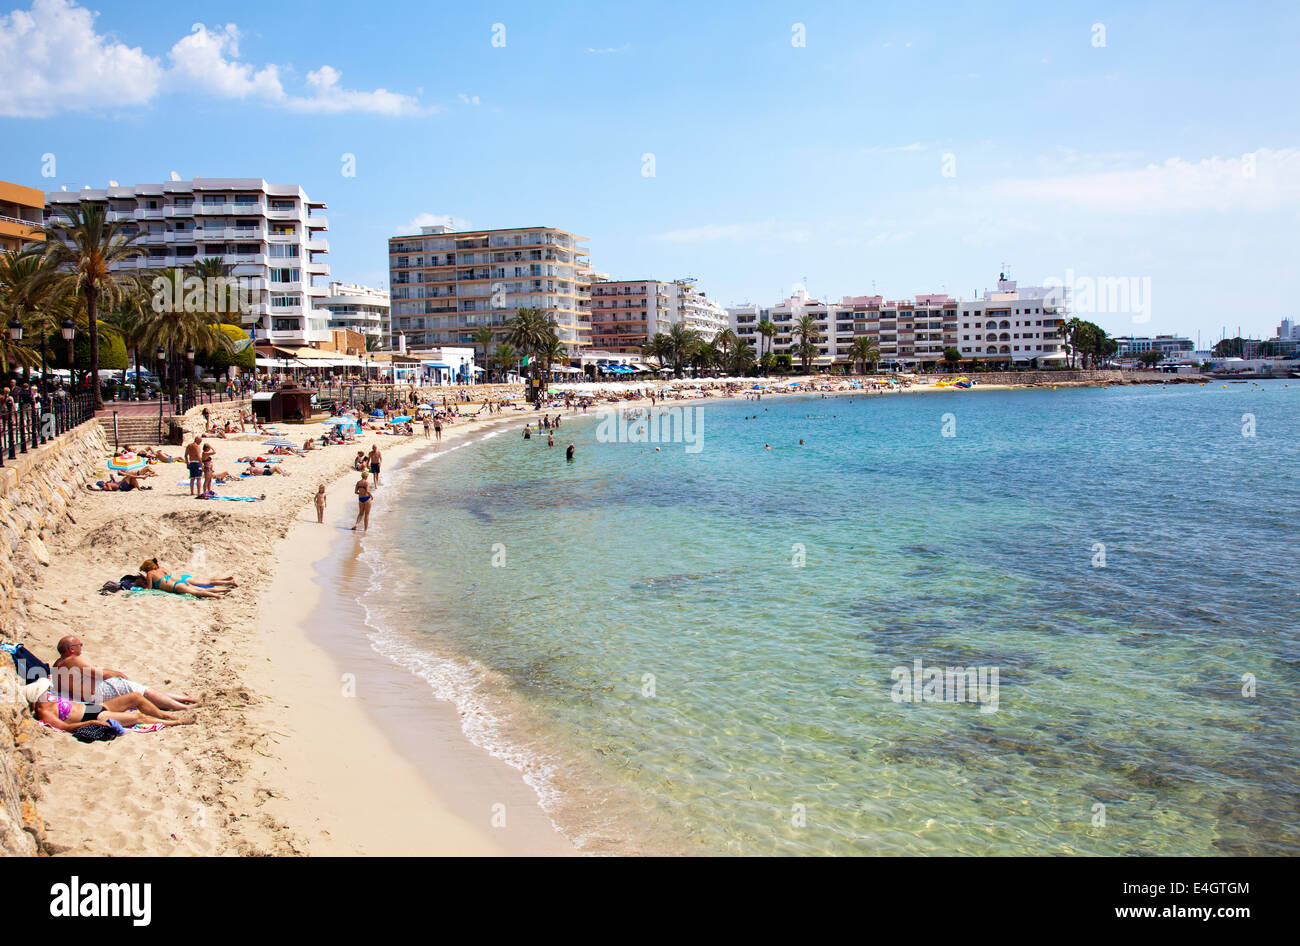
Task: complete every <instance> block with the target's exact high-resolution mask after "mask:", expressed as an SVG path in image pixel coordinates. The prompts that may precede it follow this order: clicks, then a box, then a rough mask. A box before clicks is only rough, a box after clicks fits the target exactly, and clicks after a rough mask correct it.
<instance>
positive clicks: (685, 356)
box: [665, 322, 702, 378]
mask: <svg viewBox="0 0 1300 946" xmlns="http://www.w3.org/2000/svg"><path fill="white" fill-rule="evenodd" d="M665 334H666V335H667V336H668V346H669V356H668V357H669V359H670V360H671V361H672V365H673V375H674V377H678V378H680V377H681V376H682V367H683V366H684V365H686V364H687V363H689V362H690V360H691V359H692V358H693V357H694V356H695V352H696V349H698V348H699V347H700V344H701V343H702V339H701V338H700V333H699V332H697V331H696V330H695V329H693V328H691V327H690V326H689V325H686V324H685V323H684V322H674V323H673V324H672V325H670V326H668V331H667V332H666V333H665Z"/></svg>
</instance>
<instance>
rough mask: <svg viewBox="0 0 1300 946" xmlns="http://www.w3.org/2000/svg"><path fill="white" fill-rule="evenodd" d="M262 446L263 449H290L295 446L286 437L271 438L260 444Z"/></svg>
mask: <svg viewBox="0 0 1300 946" xmlns="http://www.w3.org/2000/svg"><path fill="white" fill-rule="evenodd" d="M262 446H264V447H292V446H295V444H294V442H293V441H292V440H290V439H289V438H288V437H272V438H271V439H270V440H265V441H263V442H262Z"/></svg>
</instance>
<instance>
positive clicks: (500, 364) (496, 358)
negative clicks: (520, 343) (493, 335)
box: [492, 342, 519, 379]
mask: <svg viewBox="0 0 1300 946" xmlns="http://www.w3.org/2000/svg"><path fill="white" fill-rule="evenodd" d="M492 362H493V364H495V365H496V366H497V368H498V369H499V370H500V372H501V377H502V379H504V378H505V376H506V372H508V371H509V370H510V369H511V368H513V367H514V366H515V365H516V364H518V363H519V352H517V351H515V347H514V346H513V345H511V344H510V343H509V342H502V343H501V344H499V345H498V346H497V347H496V348H495V349H493V351H492Z"/></svg>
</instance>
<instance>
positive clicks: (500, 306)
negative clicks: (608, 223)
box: [388, 226, 591, 353]
mask: <svg viewBox="0 0 1300 946" xmlns="http://www.w3.org/2000/svg"><path fill="white" fill-rule="evenodd" d="M585 242H586V241H585V239H584V238H583V237H580V236H575V235H574V234H572V233H569V232H567V231H564V230H557V229H555V228H554V227H513V228H509V229H503V230H473V231H465V232H457V231H455V230H454V229H452V228H451V227H446V226H431V227H421V228H420V232H419V233H417V234H412V235H409V236H395V237H390V238H389V241H388V253H389V257H388V260H389V262H388V265H389V274H390V278H389V286H390V289H389V292H390V295H391V296H392V331H393V332H402V333H404V334H405V335H406V338H407V342H408V344H409V345H410V346H411V347H412V348H424V347H429V346H443V345H467V344H470V345H472V344H473V343H474V332H475V330H476V329H479V328H481V327H484V326H487V327H489V328H491V329H492V330H493V331H494V333H495V337H494V339H493V344H494V345H496V344H498V343H500V342H502V341H504V340H505V332H506V330H505V325H506V322H507V321H508V320H509V319H511V318H512V317H513V316H514V315H515V313H516V312H517V311H518V310H519V309H521V308H536V309H541V310H542V312H543V313H544V314H545V315H548V316H550V317H551V318H553V319H554V320H555V322H556V326H557V328H556V334H557V335H558V336H559V339H560V341H562V342H564V343H565V345H567V346H569V351H570V353H575V352H576V351H577V349H579V348H581V347H586V346H587V345H590V344H591V341H590V331H591V322H590V313H589V310H588V308H587V306H586V303H587V302H588V301H589V299H590V276H589V275H588V274H589V270H590V265H589V263H588V260H587V257H588V252H587V249H586V247H585V246H584V245H583V244H584V243H585Z"/></svg>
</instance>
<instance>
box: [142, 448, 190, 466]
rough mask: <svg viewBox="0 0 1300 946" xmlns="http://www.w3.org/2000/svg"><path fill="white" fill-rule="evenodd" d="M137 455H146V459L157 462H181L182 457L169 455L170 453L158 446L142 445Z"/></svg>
mask: <svg viewBox="0 0 1300 946" xmlns="http://www.w3.org/2000/svg"><path fill="white" fill-rule="evenodd" d="M137 455H138V456H142V457H144V458H145V459H146V460H153V461H155V462H157V463H180V462H181V458H180V457H173V456H169V455H168V454H166V453H163V452H162V451H161V450H159V449H158V448H157V447H141V448H140V450H139V452H138V454H137Z"/></svg>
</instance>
